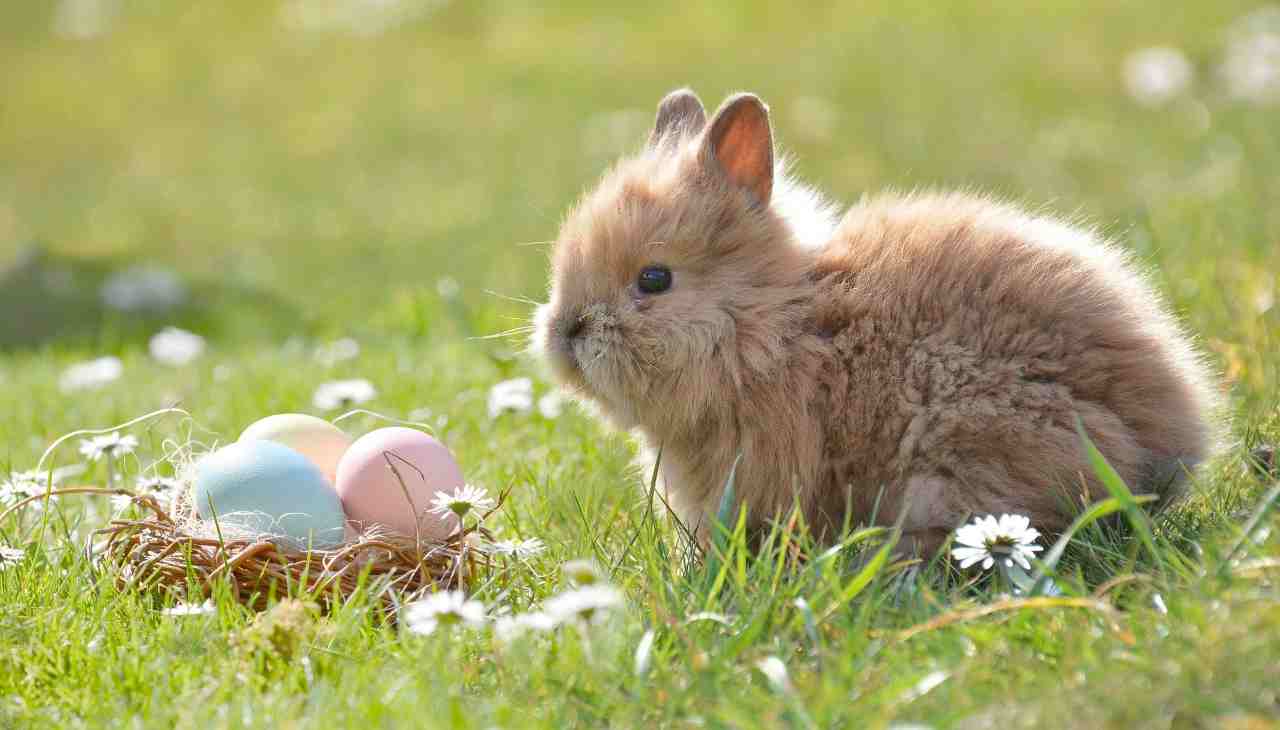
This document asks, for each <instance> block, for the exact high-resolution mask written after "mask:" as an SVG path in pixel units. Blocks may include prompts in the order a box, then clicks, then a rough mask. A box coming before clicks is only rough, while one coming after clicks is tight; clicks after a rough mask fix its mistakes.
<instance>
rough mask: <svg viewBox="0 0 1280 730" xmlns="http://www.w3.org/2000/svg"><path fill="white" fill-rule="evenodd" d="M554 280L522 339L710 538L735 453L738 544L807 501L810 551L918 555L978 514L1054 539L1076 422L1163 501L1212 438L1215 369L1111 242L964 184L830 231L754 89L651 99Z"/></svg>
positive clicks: (1082, 457)
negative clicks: (794, 174)
mask: <svg viewBox="0 0 1280 730" xmlns="http://www.w3.org/2000/svg"><path fill="white" fill-rule="evenodd" d="M549 289H550V291H549V301H548V302H547V303H545V304H542V305H540V306H539V307H538V308H537V310H536V313H535V315H534V320H535V321H534V328H535V331H534V335H533V339H534V342H533V345H534V348H535V349H536V350H538V351H540V352H541V354H542V356H543V357H544V358H545V360H546V361H547V363H548V364H549V366H550V371H551V372H552V373H553V375H554V378H555V379H556V380H558V381H559V382H560V383H561V384H562V385H563V386H565V388H566V390H567V391H569V392H570V393H571V394H573V395H575V396H576V397H578V398H579V399H580V400H582V401H584V402H585V403H587V404H588V405H589V406H590V407H591V409H592V410H593V411H596V412H598V413H599V414H600V415H602V416H603V417H604V418H605V420H607V421H608V422H610V423H611V424H612V425H613V426H615V427H617V428H619V429H624V430H631V431H634V432H636V433H637V434H638V435H639V436H640V438H641V439H642V441H643V443H644V446H643V450H644V452H645V453H647V454H649V455H650V457H649V458H650V459H652V458H653V457H652V455H653V454H654V453H655V452H657V451H658V450H659V449H660V450H661V453H660V463H659V465H658V470H659V477H660V484H661V487H662V489H663V490H664V494H665V496H666V498H667V501H668V503H669V504H670V505H671V507H672V509H673V511H674V512H675V513H676V516H677V517H679V518H680V520H681V522H682V523H683V524H684V525H686V526H687V527H688V528H689V529H690V530H692V532H693V533H694V535H695V536H696V537H697V538H698V539H699V540H700V541H701V542H702V543H703V544H705V543H706V539H707V535H708V530H709V526H710V524H711V521H712V519H713V518H714V516H715V514H716V512H717V509H718V506H719V503H720V500H721V497H722V493H723V491H724V489H725V484H726V479H727V477H728V475H729V473H730V470H731V469H732V468H734V466H735V463H737V466H736V472H735V479H734V487H735V489H734V493H735V494H736V498H737V499H738V501H739V502H740V504H741V505H742V506H743V507H745V508H746V510H747V515H748V520H749V524H750V525H751V526H752V528H753V529H756V530H759V529H760V528H762V527H766V526H767V525H769V524H770V523H771V522H773V521H776V520H779V519H782V518H784V517H786V516H787V515H788V514H790V513H791V511H792V510H793V509H797V508H798V509H799V511H800V513H801V516H802V517H803V518H804V522H805V525H806V526H807V528H808V529H809V530H810V531H811V532H812V533H813V534H814V535H815V536H817V537H818V538H819V539H821V540H826V541H830V540H833V539H837V538H838V537H839V535H840V533H841V531H842V530H843V529H847V528H848V527H849V526H852V525H858V524H870V523H874V524H885V525H889V524H900V525H901V527H900V529H901V542H900V545H902V546H906V549H907V550H908V551H911V552H915V553H917V554H925V553H929V552H930V551H936V550H937V549H938V548H939V547H941V546H942V545H943V543H944V542H945V540H946V538H947V536H948V535H949V533H951V532H952V531H953V530H954V529H955V528H957V527H959V526H960V525H962V524H963V523H964V522H965V521H966V520H967V519H969V518H970V517H971V516H977V515H983V514H989V513H1006V512H1007V513H1018V514H1022V515H1025V516H1027V517H1029V518H1030V519H1031V522H1032V525H1034V526H1036V527H1037V528H1039V529H1040V530H1041V531H1043V532H1047V533H1055V532H1060V531H1062V530H1063V529H1065V527H1066V526H1067V525H1068V524H1069V523H1070V520H1071V519H1072V518H1073V516H1074V514H1075V513H1077V512H1078V511H1079V510H1080V508H1081V502H1082V501H1084V502H1088V501H1092V500H1097V499H1099V498H1101V497H1104V496H1106V494H1107V492H1106V490H1105V488H1104V486H1103V485H1102V484H1101V483H1100V482H1099V480H1098V479H1097V478H1096V477H1095V472H1094V469H1093V468H1092V467H1091V466H1090V462H1089V460H1088V457H1087V453H1086V451H1085V448H1084V445H1083V441H1082V440H1081V438H1080V437H1079V435H1078V431H1077V419H1079V423H1081V424H1082V425H1083V429H1084V431H1085V432H1086V433H1087V434H1088V436H1089V437H1090V438H1091V439H1092V440H1093V442H1094V443H1095V444H1096V445H1097V447H1098V449H1099V450H1100V451H1101V452H1102V454H1103V455H1104V456H1105V457H1106V459H1107V460H1108V461H1109V462H1110V463H1111V465H1112V466H1113V467H1114V468H1115V470H1116V471H1117V472H1118V473H1119V474H1120V476H1121V477H1122V478H1123V479H1124V480H1125V482H1126V483H1127V484H1128V485H1130V487H1131V488H1132V489H1133V490H1134V491H1135V492H1136V493H1150V494H1156V495H1160V496H1163V497H1164V498H1166V499H1168V498H1170V497H1172V496H1173V495H1174V494H1176V493H1177V491H1179V489H1180V487H1179V486H1178V485H1179V484H1180V483H1183V482H1185V481H1186V477H1187V476H1188V474H1189V472H1190V471H1191V470H1192V469H1194V468H1195V467H1196V466H1197V465H1198V464H1200V463H1201V462H1203V461H1204V460H1205V459H1206V458H1208V457H1209V456H1210V454H1211V452H1212V451H1213V449H1214V448H1215V444H1216V442H1217V438H1218V437H1217V434H1216V427H1215V423H1214V419H1213V416H1212V414H1213V413H1214V411H1215V408H1216V407H1217V401H1218V390H1217V387H1216V386H1215V384H1214V379H1213V375H1212V373H1211V372H1210V370H1209V368H1208V367H1207V366H1206V364H1205V362H1204V360H1203V359H1202V356H1201V355H1200V354H1198V353H1197V351H1196V350H1195V348H1194V347H1193V345H1192V343H1191V341H1190V339H1189V338H1188V336H1187V335H1186V334H1184V332H1183V331H1182V330H1181V329H1180V327H1179V325H1178V324H1177V323H1176V322H1175V320H1174V318H1173V317H1172V316H1171V314H1170V312H1169V309H1168V307H1167V305H1165V304H1164V303H1163V302H1162V301H1161V298H1160V297H1159V296H1158V295H1157V293H1156V292H1155V291H1154V290H1153V288H1152V287H1151V286H1150V285H1149V284H1148V283H1147V282H1146V281H1145V280H1144V278H1143V276H1142V274H1141V272H1140V271H1139V270H1138V268H1137V267H1136V266H1135V264H1134V263H1133V262H1132V261H1130V260H1129V258H1128V257H1127V256H1126V255H1125V254H1124V253H1123V252H1122V251H1120V250H1119V249H1117V248H1116V247H1115V246H1114V245H1113V244H1110V243H1108V242H1106V241H1104V240H1101V239H1100V238H1099V236H1098V235H1097V234H1095V233H1094V232H1092V231H1090V230H1086V229H1084V228H1079V227H1074V226H1072V225H1069V224H1067V223H1064V222H1060V221H1058V220H1055V219H1053V218H1050V217H1045V216H1042V215H1033V214H1029V213H1024V212H1022V211H1020V210H1018V209H1016V208H1014V207H1012V206H1010V205H1007V204H1004V203H1001V202H998V201H996V200H993V199H991V198H989V197H983V196H980V195H974V194H967V193H958V192H913V193H909V194H898V193H885V194H880V195H874V196H868V197H864V198H863V199H862V200H861V201H860V202H858V203H857V204H855V205H853V206H852V207H851V208H849V209H848V210H847V211H846V212H845V213H844V215H843V217H842V218H840V219H839V220H838V221H837V219H836V217H835V214H834V210H833V208H832V207H831V206H830V204H828V203H827V202H825V199H824V198H823V197H822V196H820V195H819V194H818V193H816V192H815V191H813V190H812V189H810V188H807V187H805V186H803V185H801V184H799V183H797V182H796V181H794V180H793V179H792V178H791V177H790V176H789V174H788V169H787V165H786V164H784V163H783V162H782V161H781V160H780V159H779V157H778V156H776V155H775V150H774V143H773V132H772V127H771V123H770V118H769V110H768V108H767V107H766V105H765V104H764V102H762V101H761V100H760V98H758V97H757V96H755V95H753V94H749V93H740V94H737V95H734V96H732V97H730V98H729V99H728V100H727V101H725V102H724V104H723V105H722V106H721V107H720V109H719V110H718V111H717V112H716V113H715V115H714V116H713V117H712V118H711V119H710V121H708V120H707V117H706V112H705V111H704V108H703V106H702V103H701V102H700V101H699V99H698V97H697V96H696V95H694V94H693V93H692V92H691V91H689V90H687V89H681V90H678V91H675V92H672V93H671V94H669V95H668V96H667V97H666V98H665V99H663V100H662V102H661V103H660V104H659V107H658V112H657V118H656V121H655V123H654V128H653V130H652V132H651V134H650V135H649V139H648V142H647V143H646V144H645V145H644V147H643V149H642V150H641V151H640V152H638V153H637V154H635V155H634V156H630V157H627V158H624V159H622V160H621V161H619V162H618V163H617V164H616V165H615V166H614V167H613V168H612V169H611V170H610V171H608V172H607V173H606V174H605V175H604V177H603V179H602V180H601V181H600V182H599V184H598V185H597V186H596V187H595V189H594V190H591V191H590V192H589V193H587V194H586V195H585V196H584V197H583V198H582V199H581V200H580V201H579V202H578V203H577V204H576V206H575V207H574V208H573V209H572V210H571V211H570V212H569V213H568V215H567V217H566V218H565V220H564V222H563V224H562V227H561V229H560V232H559V235H558V237H557V239H556V241H555V243H554V246H553V249H552V251H551V283H550V287H549ZM739 457H740V461H739ZM650 463H651V464H652V463H653V462H652V461H651V462H650Z"/></svg>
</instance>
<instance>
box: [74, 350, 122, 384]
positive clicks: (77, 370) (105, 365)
mask: <svg viewBox="0 0 1280 730" xmlns="http://www.w3.org/2000/svg"><path fill="white" fill-rule="evenodd" d="M123 374H124V363H122V362H120V358H118V357H113V356H110V355H108V356H107V357H99V358H97V359H94V360H89V361H87V362H81V363H76V364H75V365H71V366H70V367H68V368H67V369H66V370H63V371H62V375H61V377H59V378H58V388H60V389H61V390H62V392H64V393H72V392H75V391H77V390H90V389H93V388H101V387H102V386H104V385H106V384H107V383H110V382H112V381H114V380H119V378H120V376H121V375H123Z"/></svg>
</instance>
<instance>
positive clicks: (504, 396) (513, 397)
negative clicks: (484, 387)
mask: <svg viewBox="0 0 1280 730" xmlns="http://www.w3.org/2000/svg"><path fill="white" fill-rule="evenodd" d="M532 409H533V380H531V379H529V378H513V379H511V380H504V381H502V382H501V383H495V384H494V386H493V387H492V388H490V389H489V418H497V417H498V416H500V415H502V414H503V413H507V412H511V413H528V412H529V411H530V410H532Z"/></svg>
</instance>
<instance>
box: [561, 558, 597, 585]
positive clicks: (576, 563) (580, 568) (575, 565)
mask: <svg viewBox="0 0 1280 730" xmlns="http://www.w3.org/2000/svg"><path fill="white" fill-rule="evenodd" d="M560 570H562V571H563V572H564V577H566V578H568V579H569V582H570V583H572V584H574V585H577V586H589V585H595V584H596V583H600V582H603V581H604V571H603V570H601V569H600V565H599V564H598V563H596V561H594V560H590V559H587V558H580V559H578V560H570V561H569V562H567V563H565V564H564V565H563V566H562V567H561V568H560Z"/></svg>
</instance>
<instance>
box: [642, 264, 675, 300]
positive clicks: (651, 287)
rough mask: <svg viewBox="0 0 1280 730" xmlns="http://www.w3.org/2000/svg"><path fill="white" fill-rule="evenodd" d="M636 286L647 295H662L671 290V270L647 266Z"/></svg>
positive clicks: (663, 267)
mask: <svg viewBox="0 0 1280 730" xmlns="http://www.w3.org/2000/svg"><path fill="white" fill-rule="evenodd" d="M636 286H638V287H640V291H642V292H644V293H645V294H660V293H662V292H664V291H666V290H668V289H670V288H671V269H668V268H667V267H665V266H646V267H644V268H643V269H641V270H640V278H639V279H637V280H636Z"/></svg>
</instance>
